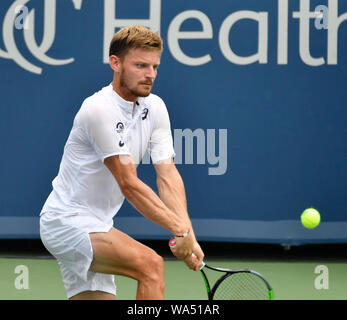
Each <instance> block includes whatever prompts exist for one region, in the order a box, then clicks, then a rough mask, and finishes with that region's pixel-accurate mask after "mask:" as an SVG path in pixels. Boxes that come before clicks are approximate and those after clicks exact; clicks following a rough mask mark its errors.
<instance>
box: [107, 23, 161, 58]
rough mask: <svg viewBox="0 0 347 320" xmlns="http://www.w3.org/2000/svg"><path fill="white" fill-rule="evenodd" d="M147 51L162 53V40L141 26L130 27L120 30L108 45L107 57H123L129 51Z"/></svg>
mask: <svg viewBox="0 0 347 320" xmlns="http://www.w3.org/2000/svg"><path fill="white" fill-rule="evenodd" d="M139 48H143V49H148V50H158V51H160V52H162V51H163V40H162V39H161V38H160V37H159V36H158V35H157V34H156V33H155V32H153V31H151V30H149V29H147V28H145V27H142V26H130V27H125V28H122V29H120V30H119V31H118V32H117V33H116V34H115V35H114V36H113V39H112V41H111V44H110V50H109V56H112V55H115V56H118V57H120V58H122V57H124V56H125V55H126V53H127V52H128V51H129V50H130V49H139Z"/></svg>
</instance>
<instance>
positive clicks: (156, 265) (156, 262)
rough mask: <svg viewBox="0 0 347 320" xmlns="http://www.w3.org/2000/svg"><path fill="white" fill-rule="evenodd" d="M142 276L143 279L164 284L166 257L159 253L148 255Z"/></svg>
mask: <svg viewBox="0 0 347 320" xmlns="http://www.w3.org/2000/svg"><path fill="white" fill-rule="evenodd" d="M141 278H142V279H141V280H142V281H147V282H151V283H157V284H161V285H164V259H163V258H162V257H161V256H159V255H157V254H151V255H150V256H148V257H147V261H146V267H145V268H144V269H143V274H142V277H141Z"/></svg>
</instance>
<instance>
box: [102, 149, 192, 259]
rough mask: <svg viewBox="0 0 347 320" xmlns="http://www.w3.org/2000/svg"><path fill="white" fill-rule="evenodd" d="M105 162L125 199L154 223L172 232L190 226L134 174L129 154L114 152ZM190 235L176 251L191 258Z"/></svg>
mask: <svg viewBox="0 0 347 320" xmlns="http://www.w3.org/2000/svg"><path fill="white" fill-rule="evenodd" d="M104 164H105V165H106V167H107V168H108V169H109V170H110V171H111V173H112V174H113V176H114V177H115V179H116V180H117V182H118V184H119V186H120V188H121V190H122V193H123V195H124V196H125V198H126V199H127V200H128V201H129V202H130V203H131V204H132V205H133V206H134V208H135V209H136V210H137V211H139V212H140V213H141V214H142V215H143V216H144V217H146V218H147V219H149V220H151V221H153V222H154V223H157V224H158V225H160V226H162V227H163V228H165V229H166V230H168V231H170V232H172V234H174V235H182V234H184V233H186V232H187V231H188V230H189V228H190V225H189V224H187V222H186V221H185V220H184V219H182V218H181V217H180V216H178V215H177V214H175V213H174V212H173V211H171V210H170V209H169V208H168V207H167V206H166V205H165V204H164V203H163V201H161V199H160V198H159V197H158V196H157V194H156V193H155V192H154V191H153V190H152V189H151V188H150V187H149V186H148V185H146V184H145V183H144V182H143V181H142V180H141V179H139V178H138V176H137V171H136V166H135V165H134V163H133V161H132V159H131V156H130V155H115V156H111V157H108V158H106V159H105V160H104ZM193 244H194V242H193V239H192V236H191V234H189V235H188V236H187V237H185V238H182V240H181V241H180V246H177V248H176V250H175V251H176V253H177V255H180V256H181V257H182V258H183V257H190V256H191V254H192V248H193Z"/></svg>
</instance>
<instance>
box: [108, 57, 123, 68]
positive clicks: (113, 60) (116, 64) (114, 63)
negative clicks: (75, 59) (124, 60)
mask: <svg viewBox="0 0 347 320" xmlns="http://www.w3.org/2000/svg"><path fill="white" fill-rule="evenodd" d="M110 67H111V69H112V70H113V71H114V72H120V67H121V59H120V58H119V57H118V56H115V55H112V56H110Z"/></svg>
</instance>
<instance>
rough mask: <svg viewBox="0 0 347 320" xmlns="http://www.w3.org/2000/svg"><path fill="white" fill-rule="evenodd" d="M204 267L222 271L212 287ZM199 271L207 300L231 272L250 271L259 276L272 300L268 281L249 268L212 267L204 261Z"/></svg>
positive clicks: (271, 290)
mask: <svg viewBox="0 0 347 320" xmlns="http://www.w3.org/2000/svg"><path fill="white" fill-rule="evenodd" d="M204 268H208V269H210V270H214V271H218V272H224V274H223V275H222V276H221V277H219V278H218V280H217V281H216V283H215V284H214V285H213V287H212V288H211V285H210V282H209V281H208V278H207V275H206V273H205V272H204V270H203V269H204ZM200 272H201V275H202V278H203V280H204V283H205V287H206V291H207V296H208V299H209V300H213V297H214V294H215V292H216V290H217V288H218V286H219V285H220V284H221V283H222V282H223V281H224V280H225V279H226V278H228V277H230V276H232V275H233V274H236V273H252V274H254V275H256V276H258V277H259V278H261V279H262V280H263V281H264V283H265V285H266V287H267V289H268V294H269V300H273V299H274V295H273V289H272V287H271V285H270V283H269V282H268V281H267V280H266V279H265V277H264V276H262V275H261V274H260V273H259V272H256V271H253V270H250V269H225V268H217V267H213V266H210V265H208V264H206V263H203V264H202V265H201V267H200Z"/></svg>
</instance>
